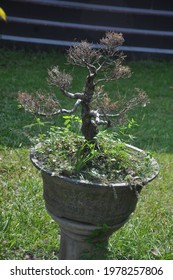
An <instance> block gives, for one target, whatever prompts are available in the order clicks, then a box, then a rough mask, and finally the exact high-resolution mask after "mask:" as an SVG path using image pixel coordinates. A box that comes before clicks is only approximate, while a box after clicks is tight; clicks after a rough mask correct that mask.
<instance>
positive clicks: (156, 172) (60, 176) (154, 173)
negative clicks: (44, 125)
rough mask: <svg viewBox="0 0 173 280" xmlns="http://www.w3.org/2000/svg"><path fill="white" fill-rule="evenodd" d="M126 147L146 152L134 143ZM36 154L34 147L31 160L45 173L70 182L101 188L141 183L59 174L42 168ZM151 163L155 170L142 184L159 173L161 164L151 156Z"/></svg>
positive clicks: (130, 185)
mask: <svg viewBox="0 0 173 280" xmlns="http://www.w3.org/2000/svg"><path fill="white" fill-rule="evenodd" d="M126 147H128V148H130V149H132V150H133V151H135V152H140V153H143V152H144V150H142V149H139V148H137V147H135V146H132V145H129V144H126ZM34 155H35V149H34V148H33V149H31V152H30V160H31V162H32V163H33V165H34V166H35V167H36V168H37V169H38V170H40V171H41V172H43V173H46V174H47V175H49V176H52V177H55V178H59V179H62V180H65V181H66V182H70V183H74V184H82V185H91V186H93V187H99V188H100V187H121V188H122V187H126V188H127V187H132V186H137V185H139V184H135V182H134V184H133V183H128V182H124V183H121V182H119V183H110V184H104V183H97V182H91V181H87V180H82V179H74V178H70V177H66V176H63V175H57V174H56V173H54V172H51V171H47V170H46V169H44V168H42V167H41V166H40V165H39V164H38V160H37V159H36V158H34ZM151 165H152V166H154V167H155V168H154V172H153V174H152V175H151V176H150V177H147V178H145V179H144V180H142V185H146V184H147V183H149V182H151V181H152V180H154V179H155V178H156V177H157V175H158V174H159V165H158V163H157V161H156V160H155V159H154V158H153V157H152V158H151Z"/></svg>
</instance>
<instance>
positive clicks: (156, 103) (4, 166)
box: [0, 49, 173, 259]
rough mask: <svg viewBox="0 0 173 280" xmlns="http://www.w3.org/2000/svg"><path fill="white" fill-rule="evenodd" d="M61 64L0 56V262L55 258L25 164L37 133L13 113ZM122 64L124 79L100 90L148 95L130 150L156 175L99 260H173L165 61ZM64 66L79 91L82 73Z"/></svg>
mask: <svg viewBox="0 0 173 280" xmlns="http://www.w3.org/2000/svg"><path fill="white" fill-rule="evenodd" d="M64 62H65V60H64V56H63V55H62V54H61V53H55V52H50V53H44V52H39V53H34V52H30V53H28V52H27V53H26V52H24V51H9V50H6V49H1V50H0V208H1V209H0V231H1V235H0V238H1V242H0V259H58V251H59V242H60V236H59V233H60V232H59V228H58V226H57V225H56V223H55V222H54V221H53V220H52V219H51V218H50V216H49V215H48V214H47V212H46V210H45V207H44V201H43V198H42V180H41V177H40V174H39V172H37V171H36V169H35V168H34V167H33V166H32V164H31V163H30V160H29V147H30V142H29V139H28V136H27V134H30V135H32V134H34V133H35V132H38V131H39V127H38V126H35V125H34V124H35V122H36V121H35V118H34V117H33V116H31V115H29V114H27V113H25V112H24V111H23V110H20V109H19V108H18V103H17V94H18V92H19V91H29V92H35V91H37V90H44V91H50V90H51V91H52V90H53V89H52V88H51V89H50V88H49V87H48V85H47V82H46V78H47V69H48V68H50V67H51V66H53V65H55V64H59V65H63V63H64ZM128 64H129V66H130V67H131V69H132V72H133V76H132V78H131V79H130V80H123V81H121V82H120V81H119V82H118V83H115V82H114V83H112V84H111V85H109V87H107V90H109V91H110V92H111V94H112V96H114V95H116V94H117V93H119V92H122V94H123V95H132V92H133V88H135V87H137V88H142V89H144V90H145V91H146V92H147V93H148V95H149V98H150V104H149V105H148V106H147V107H146V108H138V109H136V110H135V111H133V113H131V116H130V117H133V118H134V119H135V120H136V121H137V122H138V124H139V126H138V127H134V128H133V129H132V130H133V134H134V135H135V137H136V138H135V140H134V143H133V145H136V146H138V147H139V148H143V149H147V150H149V151H151V152H152V153H153V155H154V157H155V158H156V159H157V161H158V162H159V165H160V174H159V177H158V178H157V179H156V180H155V181H154V182H152V183H151V184H149V185H148V186H147V187H146V188H144V189H143V191H142V193H141V196H140V198H139V202H138V205H137V209H136V211H135V213H134V214H133V215H132V217H131V219H130V220H129V221H128V223H127V224H126V225H125V226H124V227H123V228H121V229H120V230H119V231H117V232H116V233H114V234H113V235H112V237H111V238H110V242H109V254H108V256H107V258H108V259H173V61H169V62H159V61H155V62H154V61H141V62H128ZM66 67H67V68H68V69H69V70H70V71H71V72H73V73H76V80H75V81H74V84H73V86H75V87H77V88H78V89H80V88H81V86H82V80H83V74H84V73H83V71H81V69H80V70H79V69H77V70H75V69H73V67H71V68H70V66H69V65H66ZM62 103H63V104H65V105H66V107H68V104H66V100H62ZM46 121H47V122H50V123H51V121H52V120H49V119H48V120H46ZM55 122H56V123H57V124H61V123H62V119H61V118H60V117H58V118H56V120H55ZM31 124H33V125H32V126H30V125H31Z"/></svg>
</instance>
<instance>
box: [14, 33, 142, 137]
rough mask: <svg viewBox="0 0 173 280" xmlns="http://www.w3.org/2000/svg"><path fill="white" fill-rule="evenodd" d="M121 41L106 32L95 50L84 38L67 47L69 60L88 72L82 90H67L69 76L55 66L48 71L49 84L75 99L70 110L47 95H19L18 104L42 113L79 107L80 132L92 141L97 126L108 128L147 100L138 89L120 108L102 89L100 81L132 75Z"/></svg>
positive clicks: (119, 38) (70, 111) (116, 36)
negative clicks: (114, 120) (125, 63)
mask: <svg viewBox="0 0 173 280" xmlns="http://www.w3.org/2000/svg"><path fill="white" fill-rule="evenodd" d="M123 42H124V39H123V36H122V34H117V33H114V32H107V33H106V35H105V37H103V38H102V39H101V40H100V45H99V46H100V48H98V49H95V48H93V47H92V45H91V44H90V43H88V42H87V41H82V42H81V43H79V44H76V45H74V46H72V47H70V48H69V50H68V53H67V55H68V62H69V63H70V64H72V65H75V66H80V67H83V68H85V69H87V71H88V74H87V76H86V80H85V85H84V88H83V91H82V92H75V93H72V92H71V91H70V90H69V89H70V86H71V82H72V76H71V75H70V74H67V73H65V72H62V71H60V69H59V67H58V66H54V67H53V68H52V69H51V70H49V71H48V75H49V82H50V84H52V85H55V86H56V87H58V88H59V89H60V91H61V93H62V94H63V95H64V96H65V97H68V98H70V99H72V100H74V101H75V102H74V106H73V108H72V109H71V110H67V109H64V108H61V106H60V104H59V102H58V101H57V100H55V99H54V98H52V97H48V98H47V97H45V96H44V95H42V94H39V95H38V96H37V98H34V97H33V96H31V95H29V94H28V93H26V92H24V93H20V94H19V102H20V104H21V105H22V106H23V107H24V108H25V110H27V111H30V112H32V113H33V114H38V115H42V116H55V115H59V114H66V115H67V114H73V113H74V112H75V111H76V110H77V109H78V107H79V106H80V107H81V119H82V127H81V131H82V134H83V136H84V137H85V139H86V140H89V141H91V140H93V139H94V138H95V136H96V135H97V133H98V126H99V125H106V126H107V127H109V126H111V125H112V120H113V119H114V118H116V119H117V120H118V119H119V121H121V122H122V120H124V119H125V116H126V113H127V112H128V111H129V110H131V109H133V108H134V107H136V106H137V105H139V104H141V105H144V104H146V102H147V95H146V94H145V92H144V91H141V90H138V89H137V94H136V95H135V96H134V97H133V98H132V99H131V100H128V101H127V102H125V103H123V107H122V106H120V107H119V105H118V104H117V102H113V101H111V99H110V97H109V95H108V94H107V93H105V92H104V88H103V85H102V84H103V83H108V82H111V81H115V80H119V79H125V78H129V77H130V75H131V72H130V69H129V67H127V66H123V65H122V63H123V61H124V58H125V56H124V55H123V53H122V52H121V51H120V50H119V47H120V46H121V45H122V44H123ZM111 111H113V112H114V113H111Z"/></svg>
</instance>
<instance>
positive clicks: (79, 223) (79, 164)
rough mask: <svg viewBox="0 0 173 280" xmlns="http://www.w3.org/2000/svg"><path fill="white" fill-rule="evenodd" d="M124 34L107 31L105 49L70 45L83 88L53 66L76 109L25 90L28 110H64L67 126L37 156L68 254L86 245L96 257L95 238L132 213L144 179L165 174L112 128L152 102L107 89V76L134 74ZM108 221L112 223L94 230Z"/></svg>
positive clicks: (40, 143)
mask: <svg viewBox="0 0 173 280" xmlns="http://www.w3.org/2000/svg"><path fill="white" fill-rule="evenodd" d="M123 42H124V39H123V36H122V34H117V33H114V32H107V33H106V34H105V36H104V37H103V38H102V39H101V40H100V44H99V48H97V49H95V48H93V47H92V45H91V44H89V43H88V42H87V41H82V42H81V43H79V44H75V45H74V46H72V47H70V48H69V50H68V52H67V57H68V62H69V63H70V64H72V65H74V66H78V67H82V68H85V70H86V77H85V81H84V87H83V90H82V91H81V92H72V91H71V90H70V88H71V84H72V76H71V75H70V74H67V73H65V71H60V69H59V67H58V66H54V67H53V68H52V69H50V70H49V71H48V76H49V83H50V84H51V85H53V86H56V87H57V88H58V89H59V90H60V91H59V93H60V94H63V95H64V98H67V100H68V99H71V101H73V106H72V108H71V109H65V108H62V107H61V105H60V104H59V102H58V100H56V99H55V98H53V97H50V96H49V97H46V96H44V95H43V94H38V95H37V96H32V95H30V94H28V93H26V92H23V93H20V94H19V102H20V104H21V105H22V106H23V107H24V108H25V110H26V111H30V112H31V113H33V114H37V115H41V116H49V117H50V116H51V117H52V116H56V115H59V114H63V115H64V122H65V127H51V129H50V131H49V132H48V133H47V134H46V135H41V137H40V138H39V139H38V140H37V145H36V146H35V147H34V148H33V149H32V151H31V161H32V162H33V164H34V165H35V166H36V167H37V168H38V169H39V170H41V174H42V178H43V189H44V199H45V204H46V208H47V210H48V212H49V213H50V215H51V216H52V217H53V219H54V220H55V221H56V222H58V224H59V225H60V228H61V246H60V259H78V258H80V257H81V255H82V252H84V251H86V250H88V252H89V256H90V258H91V257H92V252H93V251H94V250H93V248H94V246H95V244H96V243H98V242H103V241H104V242H105V243H106V242H107V240H108V237H109V236H110V235H111V234H112V232H114V231H115V230H117V229H119V228H120V227H121V226H122V225H123V224H124V223H125V222H126V221H127V220H128V218H129V217H130V214H131V213H132V212H133V211H134V210H135V207H136V203H137V200H138V195H139V193H140V191H141V189H142V187H143V186H144V185H145V184H147V183H148V182H150V181H151V180H153V179H154V178H155V177H156V175H157V174H158V165H157V162H156V161H155V160H154V159H153V158H152V157H151V156H150V155H149V154H148V153H145V152H143V151H142V150H139V149H138V148H135V147H133V146H130V145H127V144H126V143H124V142H123V141H121V140H120V139H119V137H118V136H117V133H115V130H114V129H113V131H114V132H111V129H112V128H114V127H115V126H116V125H117V126H118V125H121V124H123V123H124V122H125V121H126V120H127V113H128V111H130V110H132V109H133V108H134V107H136V106H138V105H146V103H147V102H148V98H147V95H146V93H145V92H144V91H142V90H139V89H137V90H136V94H135V95H134V96H133V97H132V98H131V99H129V100H127V101H125V100H119V101H112V100H111V98H110V96H109V94H108V93H106V92H105V90H104V85H106V84H107V83H109V82H111V81H116V80H119V79H125V78H129V77H130V69H129V68H128V67H127V66H123V61H124V58H125V57H124V55H123V53H122V52H121V51H120V50H119V47H120V46H121V45H122V44H123ZM75 113H76V115H74V114H75ZM79 116H80V117H79ZM100 128H101V129H100ZM103 225H106V229H107V230H106V231H105V230H104V231H99V232H102V233H101V234H100V235H95V234H93V232H95V231H96V232H98V229H99V228H100V227H101V228H102V227H103ZM87 240H90V242H87ZM104 242H103V243H104ZM100 258H103V254H102V255H100Z"/></svg>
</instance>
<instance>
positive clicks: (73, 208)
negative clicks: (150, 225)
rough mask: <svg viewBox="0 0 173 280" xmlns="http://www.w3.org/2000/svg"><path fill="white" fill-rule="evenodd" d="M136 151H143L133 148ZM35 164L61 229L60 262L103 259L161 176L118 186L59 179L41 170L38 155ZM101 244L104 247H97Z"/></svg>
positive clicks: (51, 212)
mask: <svg viewBox="0 0 173 280" xmlns="http://www.w3.org/2000/svg"><path fill="white" fill-rule="evenodd" d="M132 149H133V150H135V151H138V152H139V151H141V152H142V150H139V149H137V148H134V147H132ZM31 161H32V163H33V164H34V165H35V166H36V168H38V169H39V170H41V175H42V178H43V196H44V200H45V206H46V209H47V211H48V213H49V214H50V215H51V217H52V218H53V219H54V220H55V221H56V222H57V223H58V225H59V226H60V229H61V241H60V253H59V259H62V260H65V259H69V260H77V259H82V258H86V257H87V258H96V257H95V256H94V252H95V251H96V250H95V249H96V248H99V251H98V254H97V255H98V256H97V259H103V258H104V254H105V252H106V248H107V243H108V239H109V237H110V235H111V234H112V233H113V232H114V231H116V230H118V229H119V228H120V227H122V226H123V225H124V224H125V223H126V222H127V221H128V219H129V217H130V215H131V213H133V212H134V210H135V208H136V204H137V201H138V196H139V193H140V192H141V190H142V187H143V186H144V185H146V184H147V183H149V182H150V181H152V180H153V179H154V178H155V177H156V176H157V174H158V172H159V168H158V164H157V162H156V161H155V160H154V159H153V158H152V159H151V161H152V165H154V167H155V168H154V170H155V171H154V172H153V175H152V176H151V177H150V178H147V179H146V180H145V181H144V182H143V185H141V184H135V183H134V184H128V183H116V184H111V185H103V184H97V183H91V182H86V181H82V180H76V179H70V178H69V177H64V176H57V175H54V174H53V173H50V172H47V171H46V170H43V169H41V168H40V165H39V163H38V161H37V159H36V158H35V156H34V152H32V153H31ZM99 244H101V246H97V245H99Z"/></svg>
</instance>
